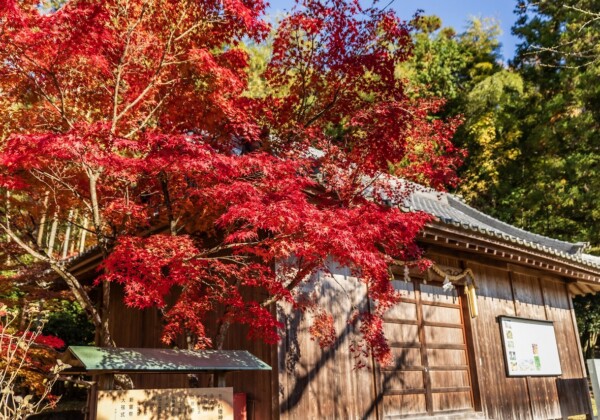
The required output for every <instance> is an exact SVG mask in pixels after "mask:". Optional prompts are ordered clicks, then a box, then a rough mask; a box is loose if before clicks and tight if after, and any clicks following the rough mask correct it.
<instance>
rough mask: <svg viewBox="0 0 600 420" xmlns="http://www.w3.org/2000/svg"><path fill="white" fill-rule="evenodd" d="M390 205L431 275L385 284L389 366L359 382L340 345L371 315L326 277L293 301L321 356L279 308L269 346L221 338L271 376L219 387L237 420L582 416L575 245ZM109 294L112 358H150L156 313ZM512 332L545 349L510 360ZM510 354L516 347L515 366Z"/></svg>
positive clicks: (584, 279) (438, 200) (352, 293)
mask: <svg viewBox="0 0 600 420" xmlns="http://www.w3.org/2000/svg"><path fill="white" fill-rule="evenodd" d="M402 205H403V206H404V207H405V208H406V210H407V211H416V210H420V211H426V212H428V213H430V214H432V215H433V216H435V221H433V222H431V223H430V224H429V225H428V226H427V228H426V229H425V231H424V232H423V234H422V237H421V244H422V246H423V247H424V248H425V249H426V253H427V256H428V257H429V258H430V259H431V260H432V261H433V262H434V264H435V265H434V266H433V267H432V269H431V270H430V271H429V272H428V273H414V272H409V273H405V271H404V269H403V268H402V267H398V269H397V270H396V273H397V279H396V280H394V287H395V288H397V289H398V290H399V291H400V293H401V295H402V302H401V303H400V304H399V305H397V306H396V307H394V308H392V309H391V310H390V311H389V312H388V313H387V315H386V318H385V331H386V335H387V338H388V340H389V342H390V345H391V347H392V351H393V355H394V362H393V364H392V365H391V366H378V365H377V364H376V363H375V362H374V360H372V359H366V360H364V362H365V363H366V367H365V368H363V369H355V362H356V354H357V353H356V352H354V353H353V352H351V351H350V347H351V346H350V344H352V343H353V341H354V339H355V337H356V335H355V332H354V327H352V325H351V323H349V322H348V321H349V317H350V316H351V313H352V311H353V310H354V309H355V308H368V305H369V304H370V302H369V301H368V298H367V293H366V290H365V288H364V286H363V284H362V283H360V282H358V281H356V280H355V279H352V278H350V273H349V271H348V270H346V269H344V268H337V269H333V270H332V273H333V274H331V275H322V276H319V279H318V280H317V281H315V282H312V283H311V285H312V286H311V287H312V288H313V290H306V292H312V291H316V292H317V295H318V296H320V299H321V300H322V303H323V304H325V305H329V307H330V308H331V310H332V312H333V313H334V314H336V315H337V317H336V327H337V331H338V337H337V340H336V341H335V343H334V345H332V346H331V347H330V348H328V349H325V350H323V349H320V348H319V346H318V345H317V343H316V342H314V341H312V340H311V338H310V336H309V333H308V326H309V323H310V320H309V319H302V318H301V317H300V316H298V314H296V313H294V312H292V311H290V310H289V308H285V307H283V306H280V307H278V308H277V311H278V315H279V317H280V319H281V320H282V321H283V322H284V323H285V327H286V328H285V336H284V338H283V340H282V341H281V342H280V344H279V346H266V345H263V344H261V343H258V342H248V341H246V340H245V339H244V337H245V334H243V333H241V332H239V333H236V332H235V331H234V332H233V333H230V334H229V338H228V342H227V344H226V347H227V348H232V349H247V350H249V351H251V352H252V353H253V354H254V355H256V356H258V357H259V358H261V359H262V360H263V361H264V362H266V363H267V364H269V365H271V366H272V367H273V370H272V371H271V372H260V373H246V374H236V375H232V377H230V378H229V382H230V384H231V385H233V386H234V388H235V390H236V392H246V393H247V397H248V414H249V418H253V419H299V420H300V419H303V420H304V419H371V418H372V419H388V418H390V419H391V418H432V419H435V418H467V419H469V418H473V419H479V418H481V419H483V418H485V419H554V418H563V417H564V418H566V416H567V415H573V414H583V413H587V414H591V408H590V405H589V395H588V393H587V382H586V380H585V379H584V378H585V376H586V372H585V367H584V361H583V357H582V352H581V348H580V344H579V339H578V333H577V325H576V322H575V317H574V311H573V304H572V298H573V296H575V295H580V294H587V293H595V292H596V291H598V290H600V258H598V257H594V256H591V255H587V254H585V253H583V248H584V246H583V244H572V243H567V242H562V241H557V240H553V239H550V238H546V237H543V236H540V235H535V234H532V233H529V232H526V231H523V230H521V229H517V228H515V227H513V226H510V225H507V224H505V223H502V222H500V221H498V220H496V219H493V218H491V217H489V216H487V215H485V214H483V213H481V212H478V211H476V210H474V209H472V208H470V207H469V206H467V205H465V204H464V203H462V202H461V201H460V200H459V199H457V198H456V197H454V196H452V195H450V194H440V193H437V192H430V191H417V192H415V193H413V194H412V196H411V197H410V198H409V199H407V200H406V202H404V203H403V204H402ZM92 265H93V262H92V260H91V259H88V260H87V261H83V260H80V263H78V264H76V265H75V266H74V267H73V269H74V271H75V272H79V273H80V275H82V273H84V272H86V271H87V267H91V266H92ZM407 274H408V275H407ZM119 293H121V292H119V291H118V290H116V291H115V294H116V295H115V296H114V297H115V298H114V299H112V301H113V310H112V316H113V319H112V326H113V331H114V338H115V341H116V343H117V345H118V346H122V347H153V346H159V345H160V341H159V336H160V324H161V323H160V320H159V317H158V315H157V314H156V312H155V311H149V310H148V311H138V310H134V309H128V308H124V307H123V306H122V304H121V302H122V300H121V299H120V297H121V296H119ZM502 317H511V318H502ZM503 320H504V321H503ZM536 320H537V321H538V322H537V323H536V322H535V321H536ZM521 321H522V322H523V324H524V325H525V326H527V327H528V328H529V327H531V328H534V329H535V328H537V327H536V325H538V324H539V326H540V327H541V329H543V330H544V331H546V332H548V333H549V334H550V335H548V336H542V339H540V340H538V341H535V342H533V344H531V343H530V342H529V341H527V339H529V338H528V337H525V338H524V339H525V341H527V342H526V343H525V346H524V347H523V346H521V347H523V348H525V350H523V349H522V348H521V349H520V348H519V346H520V344H519V341H518V339H515V340H514V342H513V340H512V339H513V337H512V333H513V332H512V330H511V332H510V333H509V332H508V330H507V329H506V328H508V329H510V328H511V325H513V324H514V325H518V324H519V322H521ZM502 322H506V324H502ZM511 323H512V324H511ZM501 324H502V325H504V327H505V329H504V330H503V329H501ZM507 325H508V327H507ZM515 328H516V327H515ZM523 331H529V330H526V329H525V330H523ZM531 331H534V330H531ZM535 331H537V330H535ZM516 333H517V331H516V330H515V334H516ZM544 337H545V338H544ZM515 343H516V344H515ZM554 343H556V344H554ZM554 345H555V347H554V351H555V353H556V354H555V357H556V360H555V362H554V363H553V367H552V369H551V370H549V371H546V370H544V369H545V366H544V363H545V360H542V362H540V355H541V357H542V359H544V357H546V356H547V355H548V354H550V353H552V351H551V350H552V347H553V346H554ZM510 346H516V347H517V349H516V350H515V354H512V353H513V350H512V347H510ZM539 347H541V349H539ZM528 349H529V350H530V351H531V357H530V358H525V359H523V360H520V359H519V357H521V356H519V351H521V352H523V351H529V350H528ZM547 349H550V350H547ZM545 351H549V352H550V353H544V352H545ZM538 352H539V353H538ZM513 356H514V358H513ZM548 357H550V356H548ZM548 357H546V358H548ZM521 358H522V357H521ZM540 366H541V367H540ZM528 369H530V370H531V373H527V372H529V371H528ZM536 369H537V371H536ZM556 369H558V371H557V370H556ZM134 382H136V385H137V386H138V387H145V388H151V387H173V386H186V383H187V379H186V378H185V377H171V378H169V380H168V381H165V380H164V378H163V379H160V378H156V379H148V380H144V381H141V380H140V381H138V379H137V378H134Z"/></svg>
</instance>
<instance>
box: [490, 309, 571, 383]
mask: <svg viewBox="0 0 600 420" xmlns="http://www.w3.org/2000/svg"><path fill="white" fill-rule="evenodd" d="M500 327H501V328H500V329H501V333H502V344H503V346H504V360H505V363H506V372H507V374H508V376H558V375H561V374H562V370H561V368H560V358H559V356H558V347H557V345H556V335H555V333H554V324H553V323H552V322H550V321H540V320H534V319H523V318H512V317H504V316H502V317H500Z"/></svg>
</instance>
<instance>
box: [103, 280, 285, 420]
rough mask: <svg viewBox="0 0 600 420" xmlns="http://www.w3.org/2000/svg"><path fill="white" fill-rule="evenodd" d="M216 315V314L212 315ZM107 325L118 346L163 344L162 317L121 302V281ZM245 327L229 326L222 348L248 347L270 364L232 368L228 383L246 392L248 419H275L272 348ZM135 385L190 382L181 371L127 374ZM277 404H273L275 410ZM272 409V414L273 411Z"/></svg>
mask: <svg viewBox="0 0 600 420" xmlns="http://www.w3.org/2000/svg"><path fill="white" fill-rule="evenodd" d="M215 319H216V318H215ZM109 322H110V325H111V330H112V331H113V339H114V341H115V344H116V345H117V346H118V347H147V348H162V347H166V346H165V344H164V343H163V342H162V341H161V335H162V325H163V323H162V322H161V317H160V314H159V312H158V311H157V310H156V309H145V310H139V309H134V308H129V307H126V306H125V305H123V289H122V287H121V286H120V285H117V284H113V285H112V286H111V308H110V320H109ZM246 336H247V331H246V329H245V328H242V327H239V326H237V325H232V326H231V327H230V332H229V334H228V335H227V338H226V340H225V343H224V345H223V348H224V349H232V350H233V349H235V350H248V351H249V352H250V353H252V354H254V355H255V356H257V357H258V358H260V359H261V360H262V361H264V362H265V363H267V364H268V365H270V366H271V367H272V368H273V371H271V372H269V371H263V372H232V373H229V374H227V375H226V382H227V386H233V388H234V392H236V393H237V392H243V393H246V399H247V412H248V419H249V420H253V419H265V420H269V419H272V418H274V419H276V418H277V416H276V413H275V411H274V407H273V401H272V395H276V394H277V382H276V381H275V382H274V381H273V376H275V377H276V376H277V362H276V360H275V359H276V354H275V355H274V354H273V351H274V348H273V347H271V346H267V345H264V344H263V343H261V342H260V341H257V340H248V339H246ZM178 345H179V347H180V348H187V346H186V344H185V342H183V341H181V342H179V343H178ZM130 376H131V379H132V381H133V383H134V388H140V389H155V388H187V387H189V386H190V378H189V377H188V375H181V374H136V375H130ZM197 379H198V382H197V383H196V384H194V386H199V387H204V386H207V385H208V381H209V376H208V375H198V377H197ZM277 409H278V407H275V410H277ZM274 413H275V415H274Z"/></svg>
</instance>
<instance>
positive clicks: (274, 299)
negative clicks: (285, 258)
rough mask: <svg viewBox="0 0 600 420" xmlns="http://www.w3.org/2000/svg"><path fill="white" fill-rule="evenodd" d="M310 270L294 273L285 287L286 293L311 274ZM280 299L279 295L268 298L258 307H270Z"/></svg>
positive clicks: (311, 268) (305, 269) (306, 268)
mask: <svg viewBox="0 0 600 420" xmlns="http://www.w3.org/2000/svg"><path fill="white" fill-rule="evenodd" d="M312 270H313V267H305V268H303V269H302V270H299V271H298V272H297V273H296V276H295V277H294V278H293V279H292V280H291V281H290V282H289V283H288V284H287V285H286V286H285V289H286V290H287V291H288V292H291V291H292V290H293V289H294V288H295V287H296V286H298V285H299V284H300V283H301V282H302V281H303V280H304V279H305V278H306V276H308V275H309V274H310V273H311V271H312ZM280 299H281V295H273V296H271V297H270V298H268V299H266V300H265V301H263V302H262V303H261V304H260V306H262V307H263V308H266V307H267V306H270V305H272V304H273V303H275V302H277V301H278V300H280Z"/></svg>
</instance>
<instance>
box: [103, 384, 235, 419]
mask: <svg viewBox="0 0 600 420" xmlns="http://www.w3.org/2000/svg"><path fill="white" fill-rule="evenodd" d="M96 418H97V420H123V419H136V420H151V419H152V420H156V419H160V420H200V419H201V420H233V388H182V389H131V390H126V391H98V406H97V417H96Z"/></svg>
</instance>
